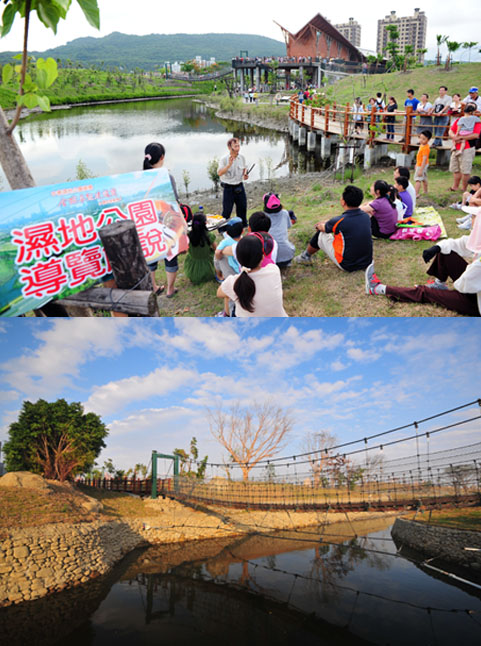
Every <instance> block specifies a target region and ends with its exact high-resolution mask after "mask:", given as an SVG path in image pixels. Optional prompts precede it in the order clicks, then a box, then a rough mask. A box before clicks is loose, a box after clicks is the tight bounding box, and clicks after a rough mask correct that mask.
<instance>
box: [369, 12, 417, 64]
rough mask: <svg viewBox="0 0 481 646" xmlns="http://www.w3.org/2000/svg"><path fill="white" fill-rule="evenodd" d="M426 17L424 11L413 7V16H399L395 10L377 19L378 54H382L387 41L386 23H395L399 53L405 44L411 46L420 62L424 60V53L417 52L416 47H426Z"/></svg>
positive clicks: (401, 52) (402, 51) (402, 50)
mask: <svg viewBox="0 0 481 646" xmlns="http://www.w3.org/2000/svg"><path fill="white" fill-rule="evenodd" d="M427 22H428V20H427V18H426V14H425V13H424V11H420V10H419V9H414V15H413V16H404V17H399V16H397V15H396V12H395V11H391V13H390V15H389V16H386V17H385V18H382V20H378V21H377V47H376V51H377V53H378V54H383V53H384V50H385V49H386V45H387V43H388V41H389V33H388V32H387V31H386V27H387V26H388V25H396V27H397V28H398V31H399V40H398V43H399V53H400V54H403V53H404V49H405V47H406V45H412V46H413V52H414V54H415V55H416V56H417V57H418V61H419V62H420V63H422V62H423V60H424V54H420V55H419V54H417V50H418V49H424V48H425V47H426V28H427Z"/></svg>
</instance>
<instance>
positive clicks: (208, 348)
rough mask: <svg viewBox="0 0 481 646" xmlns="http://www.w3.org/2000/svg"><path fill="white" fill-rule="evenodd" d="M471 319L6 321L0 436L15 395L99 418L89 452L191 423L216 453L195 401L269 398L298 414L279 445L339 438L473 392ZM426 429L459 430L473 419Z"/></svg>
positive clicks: (164, 443)
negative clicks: (80, 408)
mask: <svg viewBox="0 0 481 646" xmlns="http://www.w3.org/2000/svg"><path fill="white" fill-rule="evenodd" d="M480 331H481V328H480V323H479V321H478V320H476V319H461V318H453V319H449V318H440V319H431V318H426V319H422V318H416V319H379V318H376V319H361V318H356V319H339V318H327V319H316V318H303V319H300V318H299V319H287V320H276V319H259V320H257V321H256V320H250V321H241V320H238V321H234V320H232V321H214V320H212V319H157V320H155V319H135V318H133V319H102V318H91V319H29V318H24V319H16V320H12V321H4V322H1V323H0V357H1V365H0V379H1V382H2V383H1V389H0V440H1V441H2V442H3V441H5V440H7V439H8V426H9V424H10V423H11V422H12V421H14V420H15V419H16V418H17V415H18V411H19V409H20V408H21V405H22V402H23V401H24V400H25V399H28V400H30V401H36V400H37V399H38V398H44V399H47V400H50V401H53V400H55V399H57V398H59V397H64V398H66V399H67V400H69V401H80V402H82V403H83V405H84V407H85V409H86V410H91V411H94V412H96V413H98V414H99V415H100V416H101V417H102V419H103V421H104V422H105V423H106V424H107V425H108V427H109V437H108V439H107V448H106V449H105V450H104V451H103V453H102V454H101V456H100V459H99V461H100V463H102V462H103V460H105V459H106V458H112V460H113V462H114V464H115V465H116V466H117V467H118V468H129V467H130V466H133V465H134V464H135V463H137V462H142V463H144V464H147V463H148V462H149V459H150V455H151V451H152V449H156V450H157V451H161V452H166V453H169V452H171V451H173V449H174V448H177V447H178V448H181V447H183V448H188V445H189V442H190V438H191V437H192V436H196V437H197V439H198V444H199V449H200V453H201V455H202V456H203V455H205V454H208V455H209V458H210V460H212V461H220V459H221V456H222V454H223V453H222V449H221V447H220V446H219V445H218V444H217V443H216V441H215V440H214V439H213V437H212V436H211V434H210V432H209V428H208V424H207V420H206V416H205V409H206V406H213V405H215V404H217V403H223V404H225V405H226V406H228V405H229V404H231V403H233V402H234V401H237V402H240V403H241V404H243V405H248V404H250V403H252V402H254V401H256V402H263V401H265V399H266V398H269V399H270V400H271V401H272V402H273V403H275V404H278V405H282V406H283V407H286V408H289V409H290V410H291V411H292V414H293V417H294V419H295V424H294V430H293V433H292V436H291V439H290V441H289V444H288V446H287V447H286V449H285V451H284V454H285V455H288V454H291V453H296V452H302V450H303V447H304V446H305V440H306V435H307V434H308V433H313V432H319V431H320V430H326V431H328V432H330V433H333V434H335V435H336V436H337V437H338V438H339V440H340V441H349V440H352V439H358V438H361V437H364V436H366V435H370V434H373V433H377V432H380V431H383V430H386V429H388V428H391V427H394V426H398V425H401V424H404V423H410V422H413V421H414V420H417V419H420V418H423V417H427V416H429V415H432V414H435V413H438V412H440V411H443V410H446V409H448V408H451V407H455V406H458V405H461V404H464V403H466V402H468V401H471V400H475V399H477V398H478V397H480V396H481V386H480V384H481V380H480V376H481V343H480V339H481V334H480ZM471 412H472V411H471ZM475 412H476V411H475ZM478 412H479V411H478ZM436 437H437V440H436V441H437V442H438V444H437V445H435V447H436V446H437V447H439V448H447V447H449V446H453V445H460V444H468V443H469V442H470V441H476V439H478V440H479V439H480V438H481V425H480V424H479V422H478V423H477V424H471V425H468V426H467V427H464V426H463V427H461V428H460V429H459V430H457V431H456V432H455V433H454V432H452V433H450V434H439V436H436ZM435 447H433V448H435ZM402 450H403V449H402V448H401V447H397V448H396V449H393V452H392V453H391V455H392V456H395V455H397V454H401V453H402Z"/></svg>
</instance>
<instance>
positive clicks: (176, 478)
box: [174, 454, 179, 493]
mask: <svg viewBox="0 0 481 646" xmlns="http://www.w3.org/2000/svg"><path fill="white" fill-rule="evenodd" d="M174 490H175V492H176V493H177V492H178V490H179V456H178V455H177V454H175V455H174Z"/></svg>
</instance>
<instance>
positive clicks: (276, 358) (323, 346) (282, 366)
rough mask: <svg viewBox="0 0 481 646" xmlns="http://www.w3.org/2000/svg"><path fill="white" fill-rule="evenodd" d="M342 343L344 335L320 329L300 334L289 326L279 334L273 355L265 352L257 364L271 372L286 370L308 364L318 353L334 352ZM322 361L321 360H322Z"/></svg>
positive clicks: (259, 357)
mask: <svg viewBox="0 0 481 646" xmlns="http://www.w3.org/2000/svg"><path fill="white" fill-rule="evenodd" d="M343 342H344V335H343V334H340V333H336V334H330V333H327V332H324V330H323V329H322V328H320V327H319V328H318V329H314V330H308V331H307V332H300V331H299V330H298V328H297V327H295V326H294V325H290V327H289V328H288V329H287V330H283V331H281V332H280V333H279V338H278V339H277V341H276V344H275V355H273V353H272V351H267V352H265V353H263V354H260V355H259V356H258V357H257V361H258V363H259V364H260V365H261V366H263V367H265V368H268V369H271V370H273V371H276V372H277V371H279V370H286V369H287V368H291V367H292V366H295V365H297V364H300V363H303V362H309V361H311V360H312V358H313V357H314V356H315V355H317V354H318V353H323V352H328V351H331V350H335V349H336V348H337V347H339V346H340V345H341V344H342V343H343ZM322 360H323V359H322Z"/></svg>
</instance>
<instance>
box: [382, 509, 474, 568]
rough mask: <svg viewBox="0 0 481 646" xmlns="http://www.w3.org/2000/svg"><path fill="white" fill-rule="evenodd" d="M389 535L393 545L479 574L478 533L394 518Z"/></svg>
mask: <svg viewBox="0 0 481 646" xmlns="http://www.w3.org/2000/svg"><path fill="white" fill-rule="evenodd" d="M391 534H392V537H393V538H394V539H395V540H396V542H397V543H401V544H403V545H406V546H408V547H411V548H412V549H415V550H417V551H418V552H421V553H422V554H426V556H427V557H430V558H433V557H435V558H439V559H442V560H443V561H447V562H448V563H455V564H457V565H461V566H462V567H467V568H472V569H473V570H476V572H481V532H476V531H469V530H465V529H454V528H451V527H441V526H439V525H428V524H427V523H424V522H416V521H411V520H406V519H404V518H397V519H396V522H395V523H394V526H393V528H392V531H391ZM467 548H468V549H467ZM469 548H471V549H469Z"/></svg>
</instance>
